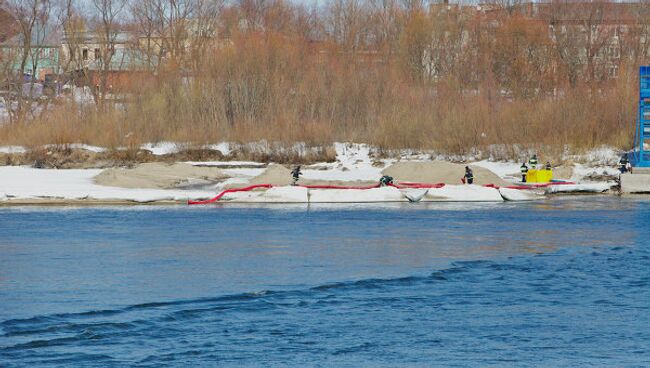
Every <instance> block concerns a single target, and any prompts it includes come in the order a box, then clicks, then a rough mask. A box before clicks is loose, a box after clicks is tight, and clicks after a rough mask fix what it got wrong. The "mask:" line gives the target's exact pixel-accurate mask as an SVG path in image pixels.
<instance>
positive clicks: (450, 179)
mask: <svg viewBox="0 0 650 368" xmlns="http://www.w3.org/2000/svg"><path fill="white" fill-rule="evenodd" d="M468 166H469V167H470V168H471V169H472V170H473V171H474V184H478V185H485V184H494V185H497V186H507V185H510V184H509V183H508V182H506V181H504V180H503V179H501V178H500V177H498V176H497V175H496V174H495V173H493V172H492V171H490V170H488V169H485V168H482V167H478V166H474V165H471V164H470V165H468ZM383 174H384V175H390V176H392V177H393V178H394V179H395V180H397V181H409V182H418V183H445V184H461V178H462V177H463V175H465V165H460V164H454V163H451V162H445V161H428V162H397V163H395V164H393V165H391V166H389V167H387V168H386V169H384V171H383Z"/></svg>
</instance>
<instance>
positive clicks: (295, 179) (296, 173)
mask: <svg viewBox="0 0 650 368" xmlns="http://www.w3.org/2000/svg"><path fill="white" fill-rule="evenodd" d="M300 175H302V172H301V171H300V165H298V166H296V167H295V168H294V169H293V170H292V171H291V177H292V178H293V183H291V185H293V186H295V185H297V184H298V179H300Z"/></svg>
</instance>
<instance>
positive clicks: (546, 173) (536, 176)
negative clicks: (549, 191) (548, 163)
mask: <svg viewBox="0 0 650 368" xmlns="http://www.w3.org/2000/svg"><path fill="white" fill-rule="evenodd" d="M551 179H553V170H535V169H531V170H528V175H527V176H526V182H527V183H548V182H550V181H551Z"/></svg>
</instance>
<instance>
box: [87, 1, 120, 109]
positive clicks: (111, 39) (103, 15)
mask: <svg viewBox="0 0 650 368" xmlns="http://www.w3.org/2000/svg"><path fill="white" fill-rule="evenodd" d="M127 1H128V0H92V5H93V7H94V10H95V12H96V14H97V15H96V19H95V22H94V23H95V24H94V32H93V33H94V34H93V36H94V37H96V38H97V40H98V41H99V44H100V47H99V53H100V54H99V55H98V56H99V59H97V58H95V60H94V62H95V63H96V65H97V72H98V75H97V79H98V80H95V81H94V82H95V83H94V86H93V87H94V88H92V90H93V96H94V98H95V103H96V104H97V107H98V109H99V110H100V111H103V110H104V109H105V108H106V97H107V94H108V92H109V90H108V87H109V84H108V81H109V80H108V79H109V75H110V73H111V72H112V70H113V68H114V65H113V60H114V58H115V56H116V55H115V50H116V44H117V42H118V37H120V27H119V26H120V17H121V16H122V14H123V12H124V9H125V8H126V5H127Z"/></svg>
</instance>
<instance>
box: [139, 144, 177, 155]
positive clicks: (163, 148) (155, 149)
mask: <svg viewBox="0 0 650 368" xmlns="http://www.w3.org/2000/svg"><path fill="white" fill-rule="evenodd" d="M140 149H143V150H147V151H150V152H151V153H152V154H154V155H156V156H161V155H168V154H172V153H177V152H179V151H180V150H181V147H180V145H179V144H177V143H174V142H158V143H145V144H143V145H142V146H140Z"/></svg>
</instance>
